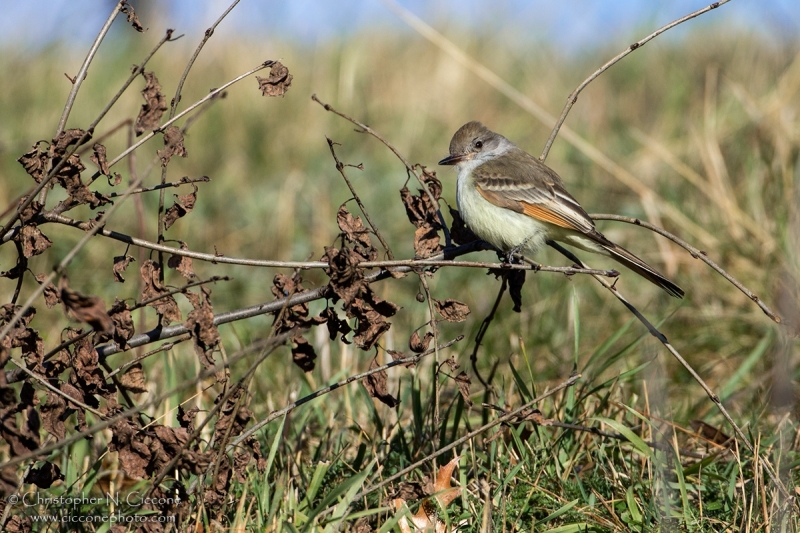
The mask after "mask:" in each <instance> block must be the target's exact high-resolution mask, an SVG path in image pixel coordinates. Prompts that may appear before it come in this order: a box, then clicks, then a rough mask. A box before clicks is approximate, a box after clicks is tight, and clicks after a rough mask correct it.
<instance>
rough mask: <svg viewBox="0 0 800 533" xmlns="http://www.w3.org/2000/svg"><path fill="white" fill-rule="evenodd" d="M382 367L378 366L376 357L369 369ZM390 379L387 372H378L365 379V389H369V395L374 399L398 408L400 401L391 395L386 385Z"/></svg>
mask: <svg viewBox="0 0 800 533" xmlns="http://www.w3.org/2000/svg"><path fill="white" fill-rule="evenodd" d="M380 366H381V365H380V364H378V358H377V357H374V358H373V359H372V363H370V365H369V369H370V370H373V369H375V368H378V367H380ZM388 379H389V375H388V374H387V373H386V371H385V370H381V371H380V372H376V373H374V374H370V375H369V376H367V377H366V378H365V379H364V387H365V388H366V389H367V392H368V393H369V395H370V396H372V397H373V398H377V399H378V400H380V401H381V402H383V403H385V404H386V405H388V406H389V407H396V406H397V405H399V404H400V400H398V399H397V398H395V397H394V396H392V395H391V394H389V388H388V386H387V384H386V382H387V380H388Z"/></svg>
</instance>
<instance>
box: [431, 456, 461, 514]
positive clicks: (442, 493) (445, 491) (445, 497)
mask: <svg viewBox="0 0 800 533" xmlns="http://www.w3.org/2000/svg"><path fill="white" fill-rule="evenodd" d="M460 459H461V457H460V456H456V457H454V458H453V459H452V460H451V461H450V462H449V463H447V464H446V465H444V466H442V467H441V468H439V472H437V473H436V481H434V483H433V489H434V491H435V496H434V497H435V498H436V500H437V501H438V502H439V505H440V506H441V507H442V508H443V509H444V508H446V507H447V506H448V505H450V502H452V501H453V500H455V499H456V498H458V495H459V493H460V492H461V489H460V488H459V487H453V486H452V485H451V483H450V478H451V477H452V475H453V470H455V468H456V466H458V461H459V460H460Z"/></svg>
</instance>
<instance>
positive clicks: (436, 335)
mask: <svg viewBox="0 0 800 533" xmlns="http://www.w3.org/2000/svg"><path fill="white" fill-rule="evenodd" d="M416 273H417V275H418V276H419V282H420V284H421V285H422V289H423V290H424V291H425V300H426V301H427V303H428V315H429V316H430V317H431V318H430V321H429V322H428V323H429V324H430V326H431V332H432V333H433V348H434V352H435V353H436V356H435V358H434V360H433V435H432V436H431V443H432V444H433V449H434V451H435V450H437V449H438V448H439V435H440V431H439V423H440V422H439V361H440V360H441V358H440V357H439V328H438V327H436V311H434V309H433V297H432V296H431V289H430V287H428V280H427V279H425V276H426V274H425V271H424V270H423V271H421V272H420V271H416ZM433 467H434V468H436V460H435V459H434V461H433Z"/></svg>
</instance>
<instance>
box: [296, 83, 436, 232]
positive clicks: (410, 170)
mask: <svg viewBox="0 0 800 533" xmlns="http://www.w3.org/2000/svg"><path fill="white" fill-rule="evenodd" d="M311 99H312V100H314V101H315V102H316V103H318V104H319V105H321V106H322V107H323V109H325V111H330V112H331V113H333V114H334V115H338V116H340V117H342V118H343V119H345V120H347V121H348V122H352V123H353V124H355V125H356V126H358V127H359V128H361V129H362V131H361V132H360V133H369V134H370V135H372V136H373V137H375V138H376V139H378V140H379V141H380V142H382V143H383V144H384V145H385V146H386V148H388V149H389V150H391V151H392V153H393V154H394V155H396V156H397V158H398V159H399V160H400V161H402V163H403V165H405V167H406V172H408V173H410V174H413V175H414V177H415V178H417V181H418V182H419V185H420V187H422V190H423V191H425V194H426V195H427V196H428V199H429V200H430V201H431V205H435V206H436V213H437V214H438V215H439V222H440V223H441V225H442V231H444V240H445V243H446V244H447V246H450V244H451V241H450V230H449V229H448V228H447V224H446V223H445V221H444V215H443V214H442V210H441V209H439V202H437V201H436V198H434V197H433V193H431V191H430V189H428V186H427V185H426V184H425V180H423V179H422V178H421V177H420V176H419V174H417V172H416V170H415V169H414V165H412V164H411V163H410V162H409V161H408V159H406V158H405V157H403V154H401V153H400V152H399V151H398V150H397V148H395V147H394V146H393V145H392V143H390V142H389V141H387V140H386V139H384V138H383V137H382V136H381V135H380V134H379V133H378V132H377V131H375V130H373V129H372V128H370V127H369V126H367V125H366V124H363V123H361V122H359V121H357V120H356V119H354V118H353V117H349V116H347V115H345V114H344V113H342V112H341V111H337V110H336V109H334V108H333V107H332V106H331V105H330V104H326V103H325V102H323V101H322V100H320V99H319V98H317V95H316V94H312V95H311Z"/></svg>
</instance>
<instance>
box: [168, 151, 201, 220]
mask: <svg viewBox="0 0 800 533" xmlns="http://www.w3.org/2000/svg"><path fill="white" fill-rule="evenodd" d="M184 157H185V156H184ZM192 187H193V188H194V192H191V193H189V194H184V195H180V196H179V195H177V194H176V195H174V196H175V203H174V204H172V207H170V208H169V209H167V212H166V214H164V229H169V228H170V226H172V225H173V224H174V223H175V222H176V221H177V220H178V219H179V218H181V217H184V216H186V215H188V214H189V213H191V212H192V209H194V204H195V203H196V202H197V185H194V184H192Z"/></svg>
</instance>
